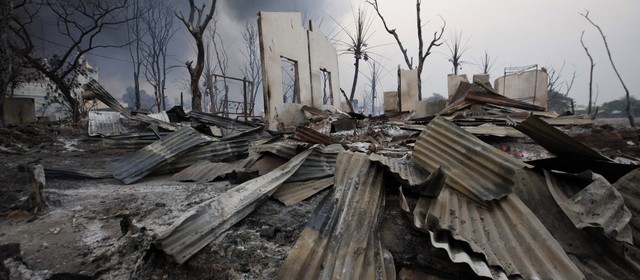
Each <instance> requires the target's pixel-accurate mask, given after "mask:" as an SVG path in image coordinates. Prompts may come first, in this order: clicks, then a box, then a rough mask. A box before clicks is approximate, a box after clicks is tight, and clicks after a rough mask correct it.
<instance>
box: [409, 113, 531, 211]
mask: <svg viewBox="0 0 640 280" xmlns="http://www.w3.org/2000/svg"><path fill="white" fill-rule="evenodd" d="M413 160H414V162H415V163H416V164H418V165H420V166H422V167H424V168H425V169H426V170H427V171H428V172H434V171H435V170H436V169H438V168H439V167H441V168H442V169H443V170H444V171H445V173H446V174H447V184H448V185H450V186H451V187H453V188H454V189H456V190H458V191H460V192H462V193H463V194H465V195H467V196H469V197H471V198H473V199H474V200H476V201H478V202H482V201H489V200H493V199H499V198H502V197H504V196H506V195H507V194H509V193H511V186H512V185H513V181H512V179H511V177H512V176H513V174H514V170H516V169H520V168H523V167H525V166H526V164H524V163H523V162H521V161H519V160H517V159H515V158H513V157H511V156H509V155H508V154H506V153H504V152H502V151H500V150H498V149H496V148H494V147H492V146H491V145H489V144H487V143H484V142H482V141H481V140H480V139H478V138H476V137H475V136H473V135H472V134H471V133H468V132H466V131H464V130H463V129H462V128H460V127H459V126H457V125H455V124H453V123H451V122H449V121H447V120H445V119H444V118H442V117H436V118H435V119H433V120H432V121H431V122H430V123H429V125H428V126H427V128H426V129H425V130H424V131H422V133H420V137H419V138H418V141H416V144H415V148H414V151H413Z"/></svg>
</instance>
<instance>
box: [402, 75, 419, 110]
mask: <svg viewBox="0 0 640 280" xmlns="http://www.w3.org/2000/svg"><path fill="white" fill-rule="evenodd" d="M398 78H399V81H398V84H399V90H400V94H399V96H400V111H415V110H416V106H417V104H418V101H419V100H420V99H419V97H418V94H419V92H420V91H419V90H418V70H417V69H413V70H402V69H399V70H398Z"/></svg>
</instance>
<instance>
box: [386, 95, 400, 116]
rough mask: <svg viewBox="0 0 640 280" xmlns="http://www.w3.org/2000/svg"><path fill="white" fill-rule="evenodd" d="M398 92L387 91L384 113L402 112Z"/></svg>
mask: <svg viewBox="0 0 640 280" xmlns="http://www.w3.org/2000/svg"><path fill="white" fill-rule="evenodd" d="M398 101H399V100H398V92H397V91H385V92H384V111H385V112H398V111H400V104H398Z"/></svg>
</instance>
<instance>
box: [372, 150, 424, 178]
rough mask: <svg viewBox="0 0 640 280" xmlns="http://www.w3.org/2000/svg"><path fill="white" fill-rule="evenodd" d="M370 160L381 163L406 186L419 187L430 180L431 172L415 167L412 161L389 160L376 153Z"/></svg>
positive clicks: (402, 159)
mask: <svg viewBox="0 0 640 280" xmlns="http://www.w3.org/2000/svg"><path fill="white" fill-rule="evenodd" d="M369 159H370V160H372V161H375V162H379V163H380V164H382V165H384V166H385V168H386V169H387V170H388V171H389V172H391V173H393V174H394V175H396V178H398V179H399V180H400V181H401V182H403V184H404V185H405V186H419V185H422V184H424V183H425V181H426V180H427V178H429V172H427V171H426V170H424V169H423V168H422V167H420V166H417V165H415V164H414V163H413V162H412V161H411V160H409V159H404V158H389V157H385V156H381V155H378V154H375V153H372V154H371V155H369Z"/></svg>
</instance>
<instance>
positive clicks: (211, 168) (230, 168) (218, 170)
mask: <svg viewBox="0 0 640 280" xmlns="http://www.w3.org/2000/svg"><path fill="white" fill-rule="evenodd" d="M243 170H244V168H242V167H238V166H235V165H233V164H229V163H225V162H210V161H208V160H203V161H199V162H196V163H194V164H192V165H191V166H189V167H187V168H185V169H183V170H182V171H180V172H178V173H176V174H174V175H173V177H172V178H173V179H174V180H177V181H195V182H201V183H207V182H211V181H213V180H215V179H216V178H218V177H223V176H225V175H227V174H230V173H231V172H234V171H236V172H237V171H243Z"/></svg>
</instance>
